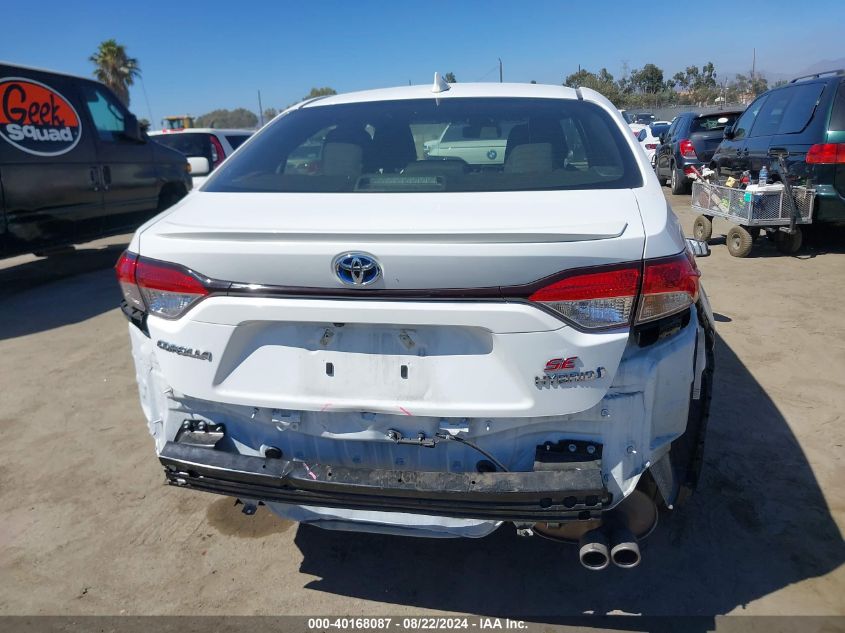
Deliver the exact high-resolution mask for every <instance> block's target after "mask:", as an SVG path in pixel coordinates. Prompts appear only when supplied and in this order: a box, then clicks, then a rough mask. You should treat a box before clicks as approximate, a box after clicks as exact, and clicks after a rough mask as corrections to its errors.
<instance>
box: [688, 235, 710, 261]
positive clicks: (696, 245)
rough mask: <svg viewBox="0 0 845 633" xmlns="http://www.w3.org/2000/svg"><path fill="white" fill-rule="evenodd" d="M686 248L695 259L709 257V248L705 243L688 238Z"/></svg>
mask: <svg viewBox="0 0 845 633" xmlns="http://www.w3.org/2000/svg"><path fill="white" fill-rule="evenodd" d="M687 247H688V248H689V249H690V251H692V254H693V255H695V256H696V257H710V246H709V245H708V244H707V242H702V241H700V240H696V239H693V238H691V237H688V238H687Z"/></svg>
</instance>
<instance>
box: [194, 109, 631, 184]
mask: <svg viewBox="0 0 845 633" xmlns="http://www.w3.org/2000/svg"><path fill="white" fill-rule="evenodd" d="M641 185H642V176H641V174H640V171H639V168H638V165H637V163H636V160H635V158H634V155H633V153H632V152H631V150H630V147H629V146H628V145H627V143H626V141H625V138H624V136H623V132H622V130H620V129H619V127H618V126H617V125H616V123H615V122H614V121H613V119H612V118H611V117H610V116H609V115H608V114H607V113H606V112H605V111H604V110H602V109H601V108H600V107H598V106H597V105H595V104H592V103H589V102H585V101H575V100H572V101H569V100H562V99H521V98H489V99H487V98H474V99H463V98H446V99H440V100H438V99H435V98H433V97H432V98H431V99H415V100H402V101H379V102H365V103H351V104H341V105H326V106H312V107H305V108H302V109H299V110H294V111H293V112H291V113H289V114H287V115H285V116H283V117H281V118H279V119H276V120H275V121H274V122H273V123H271V124H269V125H268V126H267V127H265V128H264V129H263V130H262V131H261V132H259V133H258V135H257V136H256V138H255V139H254V140H253V141H252V142H251V143H250V144H249V146H247V147H246V148H244V151H243V152H242V153H240V154H238V155H236V156H234V157H233V158H232V160H230V161H227V162H226V163H225V164H224V166H223V167H222V168H221V169H220V170H218V172H217V175H216V176H215V177H214V178H213V179H211V180H210V181H209V182H208V184H207V185H206V187H205V189H204V190H205V191H227V192H238V191H243V192H261V191H290V192H315V193H318V192H319V193H327V192H413V191H420V192H439V191H445V192H450V191H523V190H543V189H623V188H631V187H639V186H641Z"/></svg>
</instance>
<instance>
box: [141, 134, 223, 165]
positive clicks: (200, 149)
mask: <svg viewBox="0 0 845 633" xmlns="http://www.w3.org/2000/svg"><path fill="white" fill-rule="evenodd" d="M209 136H210V135H209V134H206V133H204V132H178V133H174V134H156V135H155V136H151V137H150V138H151V139H152V140H154V141H155V142H156V143H159V144H161V145H165V146H167V147H170V148H172V149H175V150H176V151H178V152H182V153H183V154H184V155H185V156H203V157H205V158H207V159H208V162H209V164H210V165H213V164H214V158H215V157H214V156H213V155H212V152H211V139H210V138H209Z"/></svg>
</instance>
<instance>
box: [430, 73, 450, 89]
mask: <svg viewBox="0 0 845 633" xmlns="http://www.w3.org/2000/svg"><path fill="white" fill-rule="evenodd" d="M450 87H451V86H449V83H448V82H447V81H446V80H445V79H443V77H441V76H440V73H434V85H432V86H431V91H432V92H435V93H437V92H446V91H447V90H449V88H450Z"/></svg>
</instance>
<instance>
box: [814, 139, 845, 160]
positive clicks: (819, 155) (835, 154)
mask: <svg viewBox="0 0 845 633" xmlns="http://www.w3.org/2000/svg"><path fill="white" fill-rule="evenodd" d="M806 160H807V163H809V164H811V165H841V164H843V163H845V143H819V144H817V145H813V146H812V147H810V149H809V150H808V151H807V159H806Z"/></svg>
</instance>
